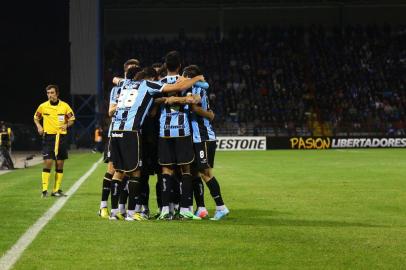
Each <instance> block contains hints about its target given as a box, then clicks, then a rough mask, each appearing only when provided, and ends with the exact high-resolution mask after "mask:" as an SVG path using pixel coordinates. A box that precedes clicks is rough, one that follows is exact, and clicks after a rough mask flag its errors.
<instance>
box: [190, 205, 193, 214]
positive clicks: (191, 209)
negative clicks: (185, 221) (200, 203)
mask: <svg viewBox="0 0 406 270" xmlns="http://www.w3.org/2000/svg"><path fill="white" fill-rule="evenodd" d="M189 211H190V212H192V213H193V205H191V206H189Z"/></svg>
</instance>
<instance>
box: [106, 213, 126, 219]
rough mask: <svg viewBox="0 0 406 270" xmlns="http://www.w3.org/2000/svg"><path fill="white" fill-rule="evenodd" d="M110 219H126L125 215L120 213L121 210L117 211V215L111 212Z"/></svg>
mask: <svg viewBox="0 0 406 270" xmlns="http://www.w3.org/2000/svg"><path fill="white" fill-rule="evenodd" d="M109 219H110V220H124V216H123V214H121V213H120V211H117V213H116V214H115V215H113V214H111V215H110V216H109Z"/></svg>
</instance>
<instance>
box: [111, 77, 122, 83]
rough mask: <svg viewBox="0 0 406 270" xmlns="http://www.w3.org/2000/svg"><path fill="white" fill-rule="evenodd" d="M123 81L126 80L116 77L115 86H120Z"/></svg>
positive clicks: (114, 79)
mask: <svg viewBox="0 0 406 270" xmlns="http://www.w3.org/2000/svg"><path fill="white" fill-rule="evenodd" d="M123 80H124V78H120V77H114V78H113V84H114V85H119V84H120V83H121V82H122V81H123Z"/></svg>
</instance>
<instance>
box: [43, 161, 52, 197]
mask: <svg viewBox="0 0 406 270" xmlns="http://www.w3.org/2000/svg"><path fill="white" fill-rule="evenodd" d="M51 168H52V159H44V166H43V168H42V174H41V180H42V195H41V196H42V198H45V197H47V196H48V186H49V177H50V176H51Z"/></svg>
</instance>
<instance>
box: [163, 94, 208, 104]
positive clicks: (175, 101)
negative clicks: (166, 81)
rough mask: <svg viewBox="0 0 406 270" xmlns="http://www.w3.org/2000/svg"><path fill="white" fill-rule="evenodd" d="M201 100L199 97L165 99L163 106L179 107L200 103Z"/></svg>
mask: <svg viewBox="0 0 406 270" xmlns="http://www.w3.org/2000/svg"><path fill="white" fill-rule="evenodd" d="M201 100H202V98H201V97H200V95H188V96H186V97H175V96H172V97H167V98H166V99H165V104H169V105H172V104H180V105H185V104H197V103H200V101H201Z"/></svg>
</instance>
